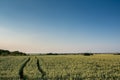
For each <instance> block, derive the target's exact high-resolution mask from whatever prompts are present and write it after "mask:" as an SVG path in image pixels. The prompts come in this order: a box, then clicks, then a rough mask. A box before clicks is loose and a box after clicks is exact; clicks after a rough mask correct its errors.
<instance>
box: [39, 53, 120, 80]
mask: <svg viewBox="0 0 120 80" xmlns="http://www.w3.org/2000/svg"><path fill="white" fill-rule="evenodd" d="M39 60H40V64H41V65H42V66H41V67H42V69H43V70H44V71H45V72H46V76H45V78H46V79H50V80H59V79H60V80H120V56H114V55H94V56H89V57H88V56H81V55H68V56H67V55H66V56H64V55H63V56H41V57H39Z"/></svg>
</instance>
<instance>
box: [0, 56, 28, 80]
mask: <svg viewBox="0 0 120 80" xmlns="http://www.w3.org/2000/svg"><path fill="white" fill-rule="evenodd" d="M25 61H26V57H23V56H22V57H21V56H19V57H14V56H8V57H0V80H1V79H3V80H7V79H9V80H10V79H11V80H13V79H19V77H20V76H19V72H20V68H21V66H22V65H23V63H24V62H25Z"/></svg>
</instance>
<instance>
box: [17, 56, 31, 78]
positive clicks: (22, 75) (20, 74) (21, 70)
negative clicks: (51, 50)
mask: <svg viewBox="0 0 120 80" xmlns="http://www.w3.org/2000/svg"><path fill="white" fill-rule="evenodd" d="M29 61H30V57H29V58H28V59H27V60H26V61H25V62H24V63H23V65H22V66H21V68H20V70H19V76H20V80H24V72H23V71H24V67H25V66H26V64H27V63H28V62H29Z"/></svg>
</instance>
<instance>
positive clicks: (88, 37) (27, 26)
mask: <svg viewBox="0 0 120 80" xmlns="http://www.w3.org/2000/svg"><path fill="white" fill-rule="evenodd" d="M0 49H8V50H10V51H14V50H19V51H22V52H28V53H29V52H30V53H39V52H41V53H42V52H44V53H46V52H58V53H61V52H63V53H64V52H65V53H66V52H71V53H74V52H75V53H76V52H120V0H0Z"/></svg>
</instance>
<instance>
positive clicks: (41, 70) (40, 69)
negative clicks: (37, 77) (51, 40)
mask: <svg viewBox="0 0 120 80" xmlns="http://www.w3.org/2000/svg"><path fill="white" fill-rule="evenodd" d="M36 59H37V67H38V70H39V71H40V72H41V74H42V76H41V78H42V79H44V77H45V75H46V72H45V71H43V69H42V68H41V67H40V63H39V59H38V58H36Z"/></svg>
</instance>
